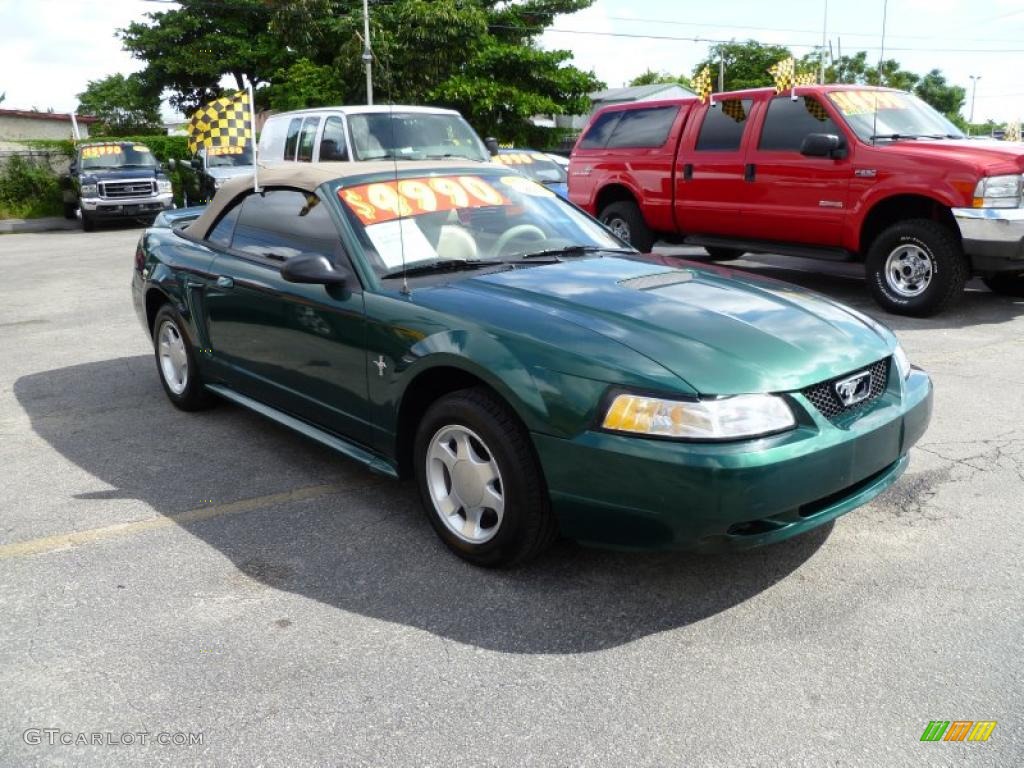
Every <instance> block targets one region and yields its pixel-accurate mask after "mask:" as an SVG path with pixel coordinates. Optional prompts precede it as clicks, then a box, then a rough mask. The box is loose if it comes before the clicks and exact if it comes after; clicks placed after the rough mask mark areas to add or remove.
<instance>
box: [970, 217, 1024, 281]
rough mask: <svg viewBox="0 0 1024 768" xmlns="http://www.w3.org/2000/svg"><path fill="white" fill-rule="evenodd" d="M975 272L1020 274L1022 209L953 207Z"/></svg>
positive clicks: (1022, 268) (1022, 265)
mask: <svg viewBox="0 0 1024 768" xmlns="http://www.w3.org/2000/svg"><path fill="white" fill-rule="evenodd" d="M953 218H954V219H956V223H957V225H958V226H959V227H960V238H961V240H962V241H963V245H964V253H966V254H967V255H968V256H970V257H971V264H972V266H973V267H974V271H975V272H979V273H982V274H986V273H993V272H1024V208H954V209H953Z"/></svg>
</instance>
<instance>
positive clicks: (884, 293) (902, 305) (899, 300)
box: [865, 219, 970, 317]
mask: <svg viewBox="0 0 1024 768" xmlns="http://www.w3.org/2000/svg"><path fill="white" fill-rule="evenodd" d="M865 271H866V273H867V280H868V287H869V289H870V290H871V294H872V296H874V299H875V301H877V302H878V303H879V305H881V307H882V308H883V309H885V310H886V311H887V312H892V313H893V314H896V315H910V316H912V317H929V316H930V315H934V314H937V313H939V312H942V311H943V310H944V309H946V308H948V307H949V306H951V305H952V304H953V303H954V302H955V301H957V300H958V299H959V298H960V296H962V295H963V292H964V285H965V284H966V283H967V278H968V276H969V273H970V269H969V267H968V263H967V258H966V257H965V256H964V252H963V248H962V246H961V245H960V241H959V240H958V239H957V237H956V236H955V235H954V234H953V233H952V232H951V231H950V230H949V229H948V228H947V227H945V226H943V225H942V224H939V223H938V222H935V221H931V220H930V219H909V220H907V221H901V222H899V223H897V224H893V225H892V226H891V227H889V228H888V229H886V230H885V231H883V232H882V233H881V234H880V235H879V236H878V237H876V238H875V241H874V242H873V243H872V244H871V247H870V250H869V251H868V254H867V259H866V262H865Z"/></svg>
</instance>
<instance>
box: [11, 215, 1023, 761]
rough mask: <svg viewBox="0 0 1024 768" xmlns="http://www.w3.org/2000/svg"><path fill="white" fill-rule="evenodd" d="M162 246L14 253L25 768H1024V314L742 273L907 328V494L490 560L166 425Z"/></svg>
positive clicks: (821, 268) (219, 442) (258, 451)
mask: <svg viewBox="0 0 1024 768" xmlns="http://www.w3.org/2000/svg"><path fill="white" fill-rule="evenodd" d="M140 231H141V230H138V229H128V228H122V229H105V230H102V231H99V232H94V233H88V234H87V233H83V232H79V231H69V232H55V233H38V234H16V235H4V236H0V361H2V365H0V473H2V477H3V482H2V483H0V615H2V617H3V619H2V621H0V692H2V693H0V766H29V765H68V766H71V765H89V766H107V765H111V766H112V765H146V766H152V765H211V766H214V765H215V766H230V765H246V766H251V765H268V766H270V765H274V766H276V765H296V766H297V765H323V766H327V765H332V766H333V765H338V766H364V765H365V766H371V765H372V766H385V765H387V766H391V765H396V766H405V765H410V766H412V765H416V766H444V767H445V768H448V767H453V766H502V767H504V766H544V767H545V768H551V767H554V766H615V767H620V766H630V767H631V768H632V767H640V766H766V767H767V766H772V767H774V766H783V765H796V766H804V765H806V766H885V767H886V768H895V767H896V766H921V765H929V766H945V765H949V766H962V765H991V766H1017V765H1020V764H1021V762H1022V756H1024V722H1022V719H1024V664H1022V658H1024V654H1022V646H1024V619H1022V614H1021V606H1022V602H1024V601H1022V598H1024V559H1022V557H1021V552H1022V550H1024V533H1022V512H1024V432H1022V430H1021V426H1022V424H1024V398H1022V397H1021V391H1022V389H1024V301H1013V300H1011V299H1007V298H1004V297H999V296H995V295H993V294H990V293H989V292H988V291H986V290H985V288H984V287H982V286H981V285H980V284H974V283H972V285H971V288H970V291H969V292H968V294H967V295H966V296H965V297H964V301H963V302H962V303H961V304H960V305H959V306H958V307H957V309H956V310H955V311H952V312H949V313H947V314H945V315H943V316H940V317H937V318H933V319H929V320H909V319H906V318H900V317H894V316H889V315H886V314H885V313H884V312H881V311H880V310H878V309H877V308H876V307H875V306H874V304H872V303H871V301H870V299H869V298H868V296H867V292H866V289H865V286H864V282H863V277H862V274H861V271H860V269H859V268H858V267H857V266H856V265H846V264H831V263H825V262H812V261H806V260H800V259H792V258H782V257H777V258H775V257H757V258H756V259H747V260H743V261H739V262H735V263H734V266H737V267H739V268H742V269H751V270H753V271H756V272H759V273H762V274H769V275H773V276H776V277H780V278H782V279H785V280H790V281H792V282H796V283H798V284H800V285H803V286H806V287H810V288H813V289H816V290H820V291H822V292H824V293H826V294H828V295H830V296H833V297H836V298H838V299H840V300H843V301H846V302H848V303H850V304H853V305H854V306H856V307H858V308H860V309H862V310H864V311H866V312H868V313H869V314H871V315H872V316H874V317H876V318H877V319H879V320H881V321H882V322H885V323H887V324H889V325H891V326H892V327H893V328H895V329H896V331H897V333H898V334H899V336H900V338H901V340H902V341H903V343H904V345H905V346H906V348H907V350H908V352H909V354H910V357H911V359H912V360H913V362H915V363H916V364H918V365H921V366H922V367H924V368H925V369H927V370H928V371H929V372H930V373H931V374H932V375H933V377H934V380H935V386H936V400H935V416H934V421H933V423H932V425H931V428H930V430H929V432H928V433H927V434H926V435H925V437H924V439H923V441H922V442H921V444H920V446H919V447H918V448H916V449H915V450H914V451H913V452H912V454H911V466H910V469H909V470H908V472H907V474H906V475H905V476H904V477H903V478H902V479H901V480H900V481H899V483H898V484H897V485H896V486H895V487H894V488H893V489H892V490H891V491H890V492H888V493H886V494H884V495H883V496H882V497H880V498H878V499H877V500H875V501H874V502H872V503H871V504H869V505H867V506H866V507H863V508H861V509H859V510H857V511H855V512H853V513H851V514H849V515H846V516H844V517H842V518H840V519H839V520H838V521H837V522H836V523H835V524H834V525H831V526H828V527H826V528H824V529H819V530H818V531H816V532H814V533H812V534H809V535H807V536H804V537H802V538H797V539H795V540H791V541H789V542H785V543H782V544H779V545H776V546H773V547H770V548H766V549H762V550H758V551H751V552H745V553H738V554H729V555H716V556H695V555H692V554H687V553H657V554H624V553H615V552H607V551H599V550H591V549H586V548H583V547H580V546H578V545H575V544H572V543H569V542H562V543H559V544H558V545H556V546H555V548H554V549H553V550H552V551H551V552H550V553H548V554H547V555H545V556H544V557H543V558H541V559H540V560H539V561H537V562H535V563H532V564H530V565H527V566H525V567H522V568H519V569H517V570H512V571H505V572H489V571H484V570H479V569H476V568H473V567H471V566H469V565H466V564H464V563H462V562H461V561H459V560H457V559H456V558H455V557H453V556H452V555H451V554H449V553H448V551H447V550H445V549H444V548H443V546H442V545H441V544H440V542H439V541H438V540H437V538H436V537H435V536H434V534H433V532H432V531H431V529H430V526H429V524H428V522H427V521H426V519H425V517H424V516H423V513H422V512H421V510H420V508H419V504H418V501H417V499H416V496H415V493H414V489H413V488H412V487H411V485H409V484H408V483H405V484H403V483H397V482H394V481H389V480H386V479H383V478H381V477H378V476H375V475H373V474H371V473H369V472H368V471H367V470H365V469H363V468H362V467H361V466H359V465H356V464H354V463H352V462H350V461H347V460H346V459H343V458H341V457H339V456H337V455H335V454H333V453H331V452H330V451H328V450H327V449H324V448H321V447H319V446H318V445H316V444H314V443H311V442H310V441H308V440H306V439H304V438H302V437H300V436H298V435H296V434H293V433H290V432H288V431H287V430H285V429H283V428H281V427H278V426H276V425H274V424H272V423H270V422H268V421H266V420H264V419H262V418H261V417H259V416H256V415H254V414H251V413H249V412H247V411H245V410H242V409H240V408H237V407H233V406H231V405H228V404H223V405H221V406H219V407H217V408H215V409H214V410H212V411H209V412H205V413H200V414H186V413H182V412H179V411H177V410H175V409H174V408H173V407H171V405H170V404H169V403H168V401H167V399H166V398H165V397H164V395H163V392H162V390H161V388H160V384H159V382H158V379H157V373H156V370H155V366H154V363H153V359H152V352H151V347H150V343H149V340H148V339H147V338H146V336H145V335H144V333H143V331H142V330H141V328H140V327H139V325H138V323H137V321H136V318H135V316H134V313H133V310H132V307H131V301H130V292H129V277H130V271H131V264H132V255H133V252H134V246H135V242H136V240H137V238H138V236H139V234H140ZM675 252H678V253H693V254H697V253H700V251H697V250H694V249H690V250H686V249H675ZM931 720H949V721H955V720H973V721H980V720H993V721H997V723H998V724H997V726H996V727H995V729H994V731H993V732H992V734H991V736H990V738H989V740H988V741H987V742H981V743H968V742H936V743H928V742H921V741H920V737H921V735H922V733H923V731H924V729H925V727H926V726H927V725H928V723H929V721H931Z"/></svg>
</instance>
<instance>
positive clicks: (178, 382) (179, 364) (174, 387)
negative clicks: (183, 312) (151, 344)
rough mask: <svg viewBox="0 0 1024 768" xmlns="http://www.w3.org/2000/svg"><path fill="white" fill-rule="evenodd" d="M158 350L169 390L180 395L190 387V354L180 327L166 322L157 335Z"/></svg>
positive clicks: (162, 372) (161, 369)
mask: <svg viewBox="0 0 1024 768" xmlns="http://www.w3.org/2000/svg"><path fill="white" fill-rule="evenodd" d="M157 349H158V350H159V355H160V373H161V374H162V375H163V377H164V381H165V382H166V383H167V388H168V389H170V390H171V392H173V393H174V394H176V395H180V394H181V393H182V392H184V391H185V387H187V386H188V352H187V351H186V350H185V339H184V338H182V335H181V331H179V330H178V326H176V325H175V324H174V323H172V322H171V321H170V320H165V321H164V322H163V324H162V325H161V326H160V332H159V333H158V334H157Z"/></svg>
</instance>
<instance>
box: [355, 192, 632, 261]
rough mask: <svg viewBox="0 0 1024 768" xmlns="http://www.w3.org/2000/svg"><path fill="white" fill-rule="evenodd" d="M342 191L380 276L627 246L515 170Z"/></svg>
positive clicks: (556, 257)
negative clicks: (504, 173)
mask: <svg viewBox="0 0 1024 768" xmlns="http://www.w3.org/2000/svg"><path fill="white" fill-rule="evenodd" d="M337 194H338V197H339V198H340V199H341V201H342V203H343V206H342V207H343V209H344V210H345V212H346V214H347V216H348V218H349V221H350V222H351V224H352V226H353V228H354V229H355V230H356V233H357V236H358V237H359V239H360V241H361V243H362V245H363V247H364V249H365V250H366V252H367V253H368V254H369V257H370V258H369V260H370V262H371V264H372V265H373V268H374V270H375V271H376V272H377V274H378V275H379V276H381V277H391V276H395V275H398V274H401V273H402V270H403V269H406V268H409V267H415V268H420V267H427V268H429V267H432V266H436V267H437V268H438V269H441V268H452V267H460V266H468V265H478V266H488V265H489V264H499V263H502V264H505V263H513V264H515V263H517V262H518V261H522V262H523V263H524V264H526V263H530V262H529V261H527V260H528V259H530V258H534V259H536V258H537V257H543V258H545V259H547V260H557V259H558V258H560V256H559V254H564V255H565V256H576V255H580V254H581V253H586V252H588V251H589V250H623V249H625V245H624V244H623V243H622V242H621V241H620V240H618V239H617V238H615V237H614V236H613V235H612V234H610V233H609V232H608V230H606V229H605V228H604V227H603V226H601V225H600V224H598V223H597V222H596V221H594V220H593V219H591V218H590V217H589V216H587V215H586V214H584V213H582V212H581V211H579V210H577V209H576V208H574V207H573V206H571V205H569V204H568V203H566V202H565V201H564V200H562V199H561V198H560V197H558V196H557V195H555V194H554V193H553V192H551V191H550V190H549V189H547V188H546V187H544V186H542V185H541V184H538V183H537V182H535V181H531V180H530V179H527V178H525V177H523V176H520V175H518V174H516V175H513V174H507V175H501V174H500V172H499V173H497V174H480V175H463V174H459V175H451V176H429V177H427V176H423V177H415V178H399V179H397V180H395V179H393V180H389V181H382V182H377V183H373V184H360V185H357V186H352V187H341V188H339V189H338V190H337ZM533 263H538V261H536V260H535V261H534V262H533Z"/></svg>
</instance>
